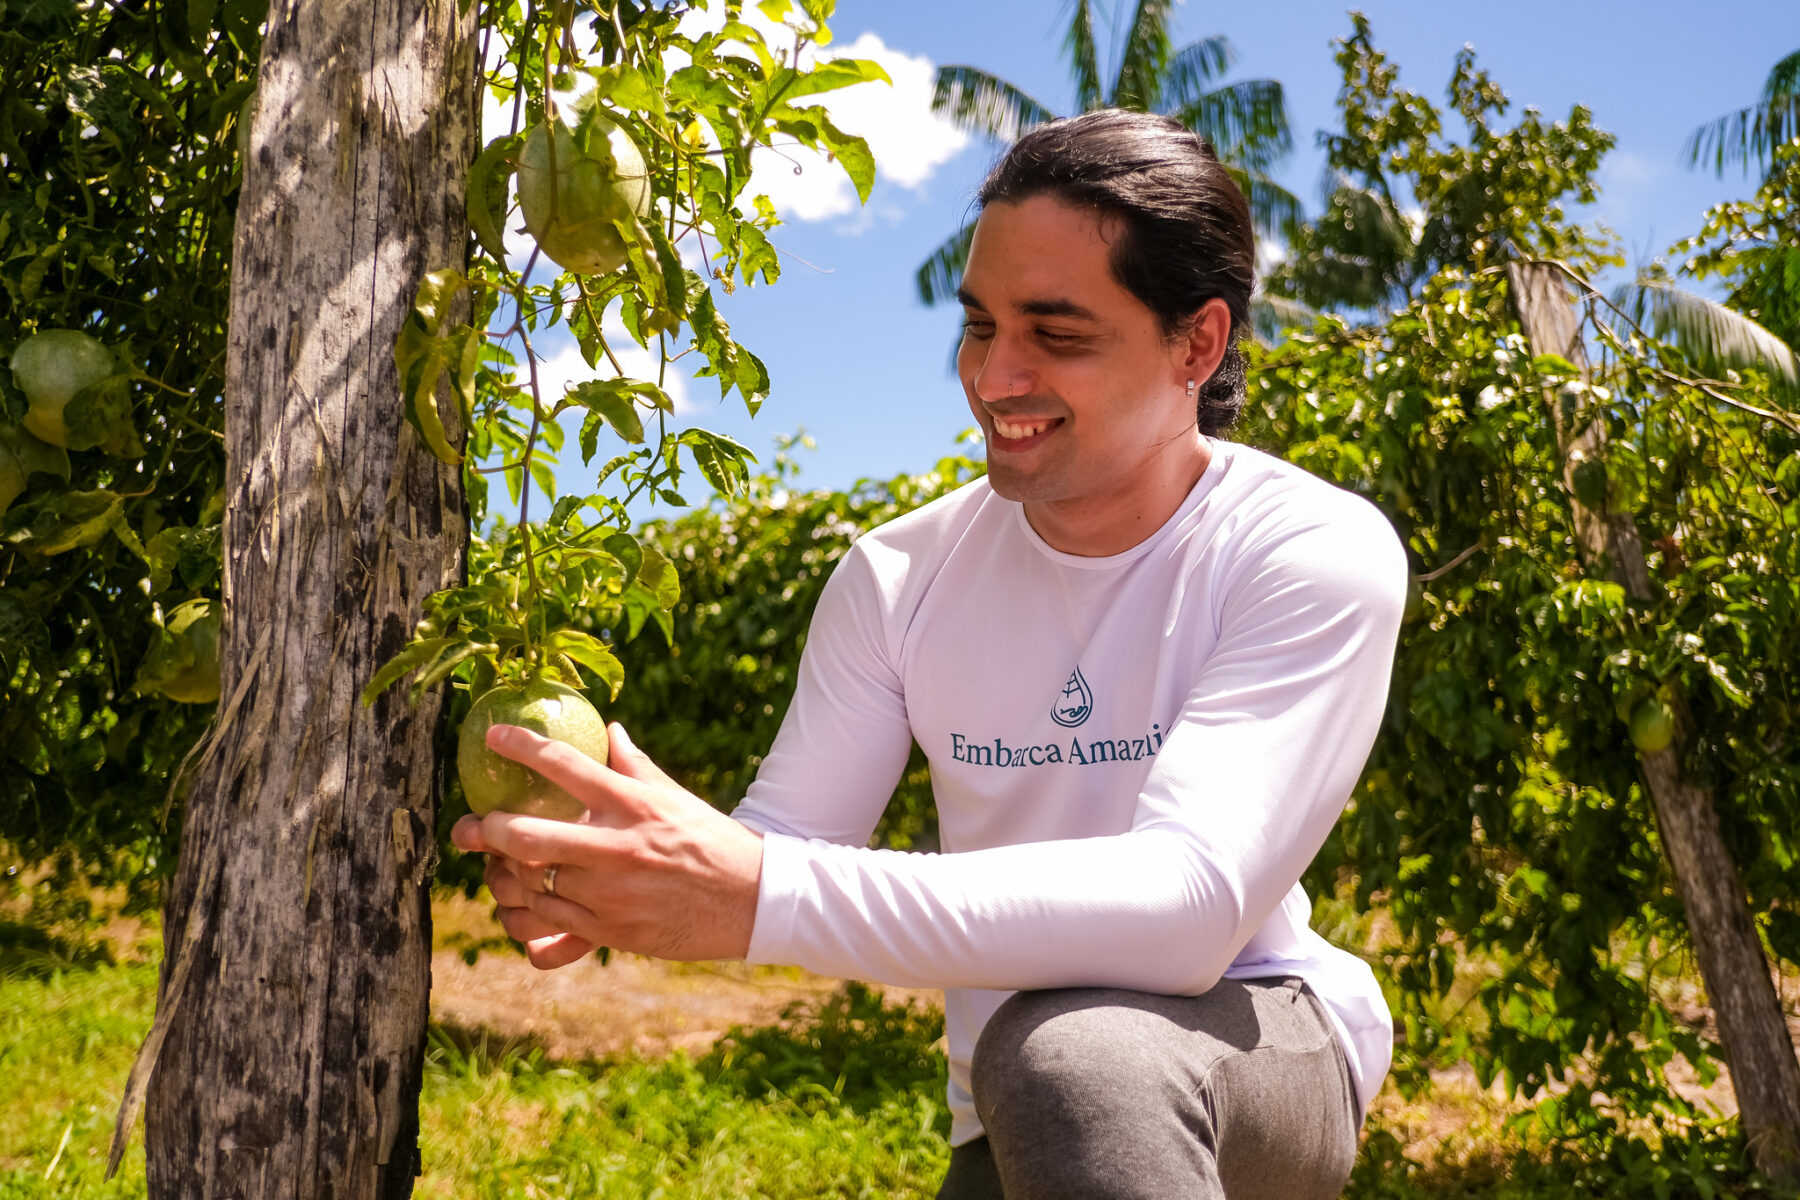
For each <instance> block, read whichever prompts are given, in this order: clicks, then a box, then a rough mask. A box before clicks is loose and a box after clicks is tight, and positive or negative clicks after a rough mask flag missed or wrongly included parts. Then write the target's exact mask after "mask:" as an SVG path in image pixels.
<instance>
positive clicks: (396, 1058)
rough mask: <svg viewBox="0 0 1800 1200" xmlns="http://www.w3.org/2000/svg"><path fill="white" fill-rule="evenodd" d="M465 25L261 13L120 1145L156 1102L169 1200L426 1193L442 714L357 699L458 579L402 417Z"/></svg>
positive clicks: (471, 103) (444, 3) (445, 233)
mask: <svg viewBox="0 0 1800 1200" xmlns="http://www.w3.org/2000/svg"><path fill="white" fill-rule="evenodd" d="M474 30H475V6H474V5H471V4H467V3H461V2H459V0H331V2H322V0H276V2H275V3H274V5H273V6H272V8H271V11H270V13H269V19H268V25H267V32H266V36H265V39H264V43H263V50H262V62H261V67H260V81H259V90H258V94H257V100H256V104H255V116H254V119H253V121H252V124H251V131H250V138H249V143H248V149H247V153H246V156H245V162H244V174H243V185H242V192H241V194H240V198H239V202H238V210H237V239H236V244H235V246H234V250H233V256H232V266H231V270H232V280H231V283H232V291H231V326H230V340H229V358H228V362H227V367H226V389H225V397H226V412H225V436H226V453H227V458H228V472H227V488H228V493H227V507H226V515H225V648H224V654H223V658H224V680H223V682H224V698H223V700H222V701H221V703H220V705H219V711H218V715H217V717H216V719H215V722H214V725H213V728H212V729H211V730H210V731H209V733H208V736H207V739H206V741H205V742H204V746H205V750H204V752H203V756H202V758H201V760H200V762H199V765H198V766H197V767H196V769H195V774H194V782H193V784H192V785H191V787H190V788H189V792H188V799H187V806H186V813H185V827H184V830H183V834H182V849H181V861H180V865H179V868H178V871H177V874H176V877H175V880H174V884H173V886H172V888H171V891H170V894H169V896H168V900H167V904H166V908H165V914H164V939H165V947H166V949H165V957H164V960H163V972H162V980H161V986H160V988H159V995H158V1003H157V1016H156V1021H155V1024H154V1026H153V1028H152V1032H151V1034H150V1036H149V1037H148V1038H147V1039H146V1041H145V1045H144V1048H143V1050H142V1051H141V1052H140V1056H139V1061H138V1065H137V1067H136V1068H134V1070H133V1074H132V1079H131V1082H130V1084H129V1085H128V1090H127V1095H126V1098H125V1104H124V1106H123V1109H122V1111H121V1120H120V1123H119V1129H118V1134H117V1138H116V1140H115V1145H114V1162H115V1164H116V1162H117V1156H118V1153H119V1151H120V1150H121V1149H122V1148H123V1145H124V1143H125V1140H126V1138H128V1137H129V1135H130V1131H131V1124H132V1118H133V1116H134V1114H135V1110H136V1107H137V1104H138V1102H139V1100H140V1099H141V1098H143V1097H144V1096H145V1095H146V1092H147V1097H148V1102H147V1106H146V1108H145V1143H146V1151H147V1167H148V1175H149V1190H150V1195H151V1196H153V1197H157V1198H158V1200H165V1198H171V1197H220V1198H223V1197H232V1198H244V1200H263V1198H267V1200H274V1198H276V1197H283V1198H288V1197H306V1198H311V1197H327V1196H329V1197H333V1198H334V1200H373V1198H376V1197H401V1196H406V1195H408V1194H409V1193H410V1192H411V1190H412V1184H413V1179H414V1177H415V1176H416V1175H417V1173H418V1170H419V1149H418V1129H419V1116H418V1097H419V1089H420V1083H421V1078H422V1071H423V1062H424V1051H425V1033H426V1021H427V1016H428V996H429V991H430V969H431V963H430V949H431V948H430V917H431V914H430V881H431V877H432V871H433V867H434V863H435V854H434V847H435V845H436V840H435V828H436V817H437V806H438V800H439V795H440V791H441V788H440V773H439V765H438V764H439V761H440V754H439V751H440V746H439V743H440V740H441V736H440V725H441V716H442V707H441V700H442V696H441V693H439V694H435V695H432V696H428V697H427V698H426V700H425V701H424V702H423V703H421V704H419V705H417V706H416V707H413V706H410V705H409V704H408V702H407V698H406V693H405V691H404V690H403V689H393V690H391V691H389V692H387V693H386V694H384V695H383V696H382V697H381V699H380V700H379V701H378V702H377V703H376V704H375V705H374V706H373V707H371V708H366V709H365V708H364V707H363V706H362V705H361V703H360V702H359V697H358V694H359V692H360V691H361V689H362V687H363V685H364V684H366V683H367V682H368V679H369V677H370V675H371V674H372V673H373V672H374V670H375V668H376V667H377V666H378V665H379V664H380V663H381V662H383V661H384V660H385V659H386V658H388V657H389V656H390V655H391V654H393V653H394V652H395V651H397V650H398V649H399V648H400V647H401V646H402V645H404V644H405V642H406V641H407V639H408V637H409V636H410V634H411V631H412V628H413V625H414V623H415V622H416V621H417V620H418V617H419V614H420V605H421V602H422V601H423V600H424V598H425V597H426V596H427V595H429V594H430V593H432V592H434V591H437V590H439V589H441V588H444V587H447V586H453V585H454V583H455V582H456V581H457V580H458V579H459V578H460V577H461V574H462V571H463V560H464V554H465V550H466V544H467V525H466V517H465V510H464V506H463V497H462V486H461V473H460V471H459V470H458V469H456V468H453V467H446V466H445V465H443V464H442V463H440V462H439V461H438V460H437V459H435V458H434V457H433V456H432V455H431V454H430V453H429V452H428V451H427V450H426V448H425V447H424V446H423V445H422V444H421V443H420V442H419V441H418V439H417V438H416V437H415V436H414V434H413V432H412V430H411V429H410V427H409V426H407V425H406V423H405V421H404V419H403V416H402V404H401V396H400V387H399V381H398V379H397V378H396V374H395V366H394V342H395V337H396V335H397V333H398V331H399V329H400V326H401V323H402V321H403V320H404V319H405V317H406V316H407V313H408V311H409V309H410V307H411V304H412V300H413V297H414V294H415V292H416V291H417V288H418V285H419V281H420V279H421V278H422V277H423V276H424V275H425V274H426V273H427V272H429V271H433V270H438V269H441V268H444V267H450V266H457V267H460V266H462V265H463V264H464V262H465V261H466V247H467V244H468V224H467V220H466V217H465V211H464V204H463V197H464V187H465V183H466V178H467V174H468V167H469V163H470V160H471V158H472V154H473V149H474V142H475V133H476V130H475V122H476V102H475V101H476V84H477V73H476V61H475V43H474ZM445 408H446V410H447V411H453V409H454V406H453V405H449V404H446V406H445ZM456 436H458V437H459V438H460V432H459V433H458V434H457V435H456Z"/></svg>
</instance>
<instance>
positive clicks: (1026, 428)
mask: <svg viewBox="0 0 1800 1200" xmlns="http://www.w3.org/2000/svg"><path fill="white" fill-rule="evenodd" d="M1054 424H1055V422H1054V421H1002V420H1000V419H999V418H998V417H996V418H994V432H995V433H997V434H999V435H1000V436H1001V437H1003V438H1006V439H1007V440H1008V441H1017V440H1018V439H1019V438H1028V437H1031V436H1032V435H1033V434H1038V433H1042V432H1044V430H1046V429H1048V428H1050V426H1052V425H1054Z"/></svg>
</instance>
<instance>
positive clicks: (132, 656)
mask: <svg viewBox="0 0 1800 1200" xmlns="http://www.w3.org/2000/svg"><path fill="white" fill-rule="evenodd" d="M0 12H4V21H3V22H0V285H3V286H4V288H5V291H6V295H7V300H8V306H9V307H8V311H9V312H10V314H11V320H10V321H9V322H8V324H7V326H6V327H5V328H4V329H3V330H0V405H3V407H4V412H3V413H0V445H5V446H9V447H13V448H15V451H16V448H17V447H18V446H20V445H21V444H28V443H24V442H23V441H22V439H20V436H19V430H18V428H17V423H18V422H19V421H20V420H21V418H22V417H23V416H24V415H25V411H26V405H25V399H26V398H25V396H24V395H23V394H22V393H21V391H20V389H19V386H18V384H17V382H16V381H15V380H14V379H13V377H12V372H11V369H10V365H11V363H12V361H13V353H14V350H15V348H16V346H17V345H19V344H20V343H22V342H24V341H26V340H27V339H28V338H30V337H32V336H33V335H35V334H37V333H39V332H41V331H46V330H57V329H68V330H80V331H83V332H85V333H87V334H91V335H92V336H93V337H95V338H97V339H98V340H99V342H100V343H102V344H103V345H104V346H106V347H107V349H108V350H109V351H110V352H111V354H112V355H113V357H114V358H115V359H116V360H117V363H118V371H117V372H116V373H115V374H114V375H113V376H111V377H110V378H108V379H106V380H104V381H103V382H102V383H100V384H96V385H94V386H93V387H91V388H89V389H87V390H86V391H84V392H82V393H80V394H78V395H77V397H76V398H75V399H74V400H73V401H71V402H70V404H69V407H68V410H67V411H66V413H65V415H66V416H68V418H69V421H70V424H71V426H72V428H71V433H72V434H74V435H75V436H73V437H71V439H70V442H71V449H70V450H69V452H68V454H67V459H66V466H65V467H64V468H63V469H61V470H57V469H54V468H39V469H38V470H37V471H36V473H34V474H31V475H29V476H28V477H27V479H26V486H25V487H24V488H23V489H22V491H21V493H20V494H19V495H18V497H17V498H16V501H15V502H14V503H13V504H12V505H11V506H10V508H8V509H7V510H6V511H5V517H4V520H3V521H0V796H3V797H4V798H5V803H4V804H0V838H3V839H5V840H7V841H8V842H11V843H12V844H13V845H14V847H15V848H16V849H17V850H18V851H19V852H20V853H22V854H23V855H24V856H25V857H26V858H27V859H28V860H30V859H40V858H46V857H50V856H52V855H63V856H65V858H67V859H68V860H69V861H71V862H72V861H73V860H74V859H76V858H79V859H80V860H81V861H83V862H84V863H86V864H87V865H88V866H89V867H90V868H92V870H93V872H94V873H95V875H96V877H99V876H105V875H120V874H122V875H125V876H132V877H135V878H136V879H137V880H138V881H139V895H140V899H144V898H146V897H147V895H148V892H147V889H146V887H145V886H144V885H146V884H147V882H148V881H149V880H150V879H151V878H153V877H154V876H155V875H156V873H157V872H159V871H161V870H163V869H165V868H166V867H167V866H170V865H172V860H173V854H172V850H173V838H174V828H173V827H172V826H171V825H167V824H165V823H164V822H163V820H162V817H163V815H164V801H165V797H166V795H167V793H168V792H169V788H170V784H171V781H172V778H173V776H174V775H175V772H176V769H177V767H178V765H179V764H180V762H181V761H182V759H183V757H184V756H185V755H186V753H187V751H188V749H189V747H190V746H191V745H192V744H193V742H194V741H195V739H196V738H197V737H198V735H199V733H200V731H201V729H202V727H203V726H204V724H205V723H206V721H207V720H208V718H209V717H210V715H211V709H210V707H208V706H204V705H182V704H176V703H172V702H170V701H169V700H167V699H166V698H164V697H162V696H160V695H158V694H156V693H154V692H151V693H149V694H142V693H139V692H136V691H134V689H133V681H134V680H135V679H136V678H137V676H138V672H139V666H140V664H141V663H142V661H143V659H144V656H145V655H146V654H147V653H149V652H150V651H151V650H152V649H153V648H154V647H155V646H156V645H157V644H158V643H159V641H160V639H161V629H160V624H161V614H162V613H163V612H167V611H170V610H172V609H173V608H174V607H175V606H177V605H178V604H180V603H182V602H184V601H186V600H189V599H194V598H197V597H203V596H215V597H216V595H217V593H218V588H219V583H218V578H219V522H220V519H221V503H222V501H221V492H220V485H221V481H222V478H223V471H224V453H223V449H222V445H221V441H220V432H219V431H220V428H221V414H222V407H223V403H222V388H223V370H224V351H225V311H226V279H227V277H228V271H227V265H228V259H229V255H230V249H231V242H232V215H233V211H234V208H235V204H236V194H237V193H236V189H237V186H238V178H239V173H238V162H237V153H238V148H237V134H238V132H239V129H240V126H241V123H242V121H243V110H244V106H245V104H246V103H247V102H248V100H249V98H250V97H251V95H252V94H253V90H254V80H253V74H254V69H255V62H256V54H257V50H258V36H259V35H258V33H257V26H258V23H259V22H260V20H261V17H262V13H261V10H259V9H258V8H257V7H256V6H255V5H254V4H251V3H248V2H247V0H225V2H224V3H220V4H199V3H196V4H189V5H152V6H148V7H144V6H137V5H120V6H112V5H98V4H95V5H88V4H75V3H69V2H67V0H37V2H34V3H26V4H20V3H16V2H12V0H9V2H8V3H7V4H6V5H4V6H0Z"/></svg>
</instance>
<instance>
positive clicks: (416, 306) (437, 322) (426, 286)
mask: <svg viewBox="0 0 1800 1200" xmlns="http://www.w3.org/2000/svg"><path fill="white" fill-rule="evenodd" d="M468 286H469V281H468V280H467V279H465V278H463V273H462V272H461V271H459V270H457V269H456V268H455V267H445V268H444V269H443V270H441V271H432V272H430V273H429V274H427V275H426V276H425V277H424V278H423V279H421V280H419V291H418V294H417V295H416V296H414V298H413V315H414V316H416V317H418V318H419V322H420V323H421V324H422V325H424V326H425V331H426V332H427V333H432V334H435V333H437V332H438V331H439V330H441V329H442V328H443V325H444V320H445V318H446V317H447V316H449V313H450V305H451V304H452V303H454V302H455V300H456V297H457V296H459V295H461V294H462V291H463V289H464V288H467V287H468Z"/></svg>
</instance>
